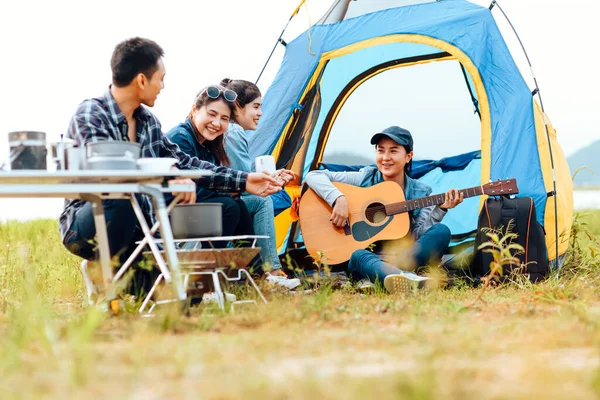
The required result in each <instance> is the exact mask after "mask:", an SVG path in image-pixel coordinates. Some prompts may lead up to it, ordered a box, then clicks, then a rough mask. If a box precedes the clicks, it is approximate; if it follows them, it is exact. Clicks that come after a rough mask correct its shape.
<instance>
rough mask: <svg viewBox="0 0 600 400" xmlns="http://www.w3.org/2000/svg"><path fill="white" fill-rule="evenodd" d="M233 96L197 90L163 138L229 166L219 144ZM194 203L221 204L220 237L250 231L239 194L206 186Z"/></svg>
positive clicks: (220, 91)
mask: <svg viewBox="0 0 600 400" xmlns="http://www.w3.org/2000/svg"><path fill="white" fill-rule="evenodd" d="M236 97H237V95H236V93H235V92H234V91H232V90H229V89H226V88H224V87H221V86H218V85H211V86H208V87H206V88H204V89H202V90H201V91H200V93H198V95H197V96H196V100H195V101H194V104H193V105H192V109H191V110H190V113H189V114H188V116H187V118H186V119H185V121H184V122H182V123H180V124H179V125H177V126H176V127H174V128H173V129H171V130H170V131H169V132H168V133H167V137H168V138H169V140H170V141H171V142H173V143H176V144H177V145H178V146H179V148H180V149H181V150H182V151H183V152H184V153H187V154H188V155H190V156H193V157H197V158H199V159H200V160H204V161H209V162H211V163H213V164H215V165H221V166H229V165H230V161H229V157H228V156H227V153H225V149H224V146H223V134H224V133H225V132H226V131H227V128H228V126H229V121H230V119H231V117H232V115H233V111H234V109H235V108H234V102H235V99H236ZM196 203H221V204H223V208H222V212H223V216H222V219H223V236H232V235H250V234H254V229H253V226H252V218H251V216H250V214H249V212H248V209H247V208H246V205H245V204H244V202H243V201H242V200H241V199H240V198H239V197H232V196H230V195H227V194H222V193H218V192H215V191H213V190H207V189H197V191H196Z"/></svg>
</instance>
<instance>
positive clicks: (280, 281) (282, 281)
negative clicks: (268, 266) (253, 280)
mask: <svg viewBox="0 0 600 400" xmlns="http://www.w3.org/2000/svg"><path fill="white" fill-rule="evenodd" d="M267 275H268V276H267V281H269V282H271V283H272V284H274V285H279V286H283V287H284V288H286V289H288V290H293V289H295V288H297V287H298V286H300V279H298V278H292V279H290V278H286V277H285V276H279V275H278V276H275V275H271V274H269V273H268V272H267Z"/></svg>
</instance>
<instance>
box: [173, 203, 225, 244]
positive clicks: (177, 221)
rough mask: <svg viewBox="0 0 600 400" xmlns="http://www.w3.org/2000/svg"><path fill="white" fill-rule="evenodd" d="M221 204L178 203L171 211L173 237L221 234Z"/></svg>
mask: <svg viewBox="0 0 600 400" xmlns="http://www.w3.org/2000/svg"><path fill="white" fill-rule="evenodd" d="M222 209H223V204H221V203H196V204H179V205H176V206H175V207H174V208H173V210H172V211H171V215H170V218H171V229H172V230H173V237H174V238H175V239H191V238H202V237H213V236H221V235H222V234H223V217H222V213H223V211H222Z"/></svg>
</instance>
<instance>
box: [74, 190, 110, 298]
mask: <svg viewBox="0 0 600 400" xmlns="http://www.w3.org/2000/svg"><path fill="white" fill-rule="evenodd" d="M80 197H81V199H82V200H85V201H89V202H90V203H92V212H93V214H94V224H95V226H96V237H97V240H98V253H99V259H100V267H101V268H102V282H103V284H104V293H105V294H106V295H107V297H108V300H112V299H113V298H114V295H113V293H109V290H111V289H112V276H113V274H112V267H111V265H110V247H109V245H108V232H107V230H106V218H105V217H104V207H103V206H102V199H101V198H100V197H99V196H96V195H92V194H81V195H80ZM111 291H112V290H111Z"/></svg>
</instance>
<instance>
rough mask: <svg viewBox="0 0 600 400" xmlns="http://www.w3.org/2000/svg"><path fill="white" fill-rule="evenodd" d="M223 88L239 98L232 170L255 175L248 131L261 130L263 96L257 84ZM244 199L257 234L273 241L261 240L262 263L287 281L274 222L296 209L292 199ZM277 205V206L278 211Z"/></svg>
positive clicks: (228, 83)
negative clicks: (281, 214) (283, 213)
mask: <svg viewBox="0 0 600 400" xmlns="http://www.w3.org/2000/svg"><path fill="white" fill-rule="evenodd" d="M221 85H222V86H224V87H227V88H228V89H231V90H233V91H234V92H236V94H237V99H236V101H235V109H234V112H233V118H232V119H233V121H232V122H231V123H230V124H229V129H228V131H227V134H226V135H225V150H226V151H227V155H228V156H229V159H230V160H231V167H232V168H237V169H240V170H241V171H246V172H252V169H253V168H252V166H253V163H252V159H251V157H250V152H249V148H248V138H247V136H246V131H254V130H256V128H257V126H258V121H259V119H260V117H261V116H262V110H261V106H262V94H261V93H260V90H259V89H258V87H257V86H256V85H255V84H254V83H252V82H248V81H244V80H240V79H235V80H231V79H223V80H222V81H221ZM276 174H277V176H278V177H279V178H280V179H281V180H282V182H283V184H284V185H285V184H287V183H289V182H290V181H291V180H293V179H294V177H295V176H294V174H293V172H291V171H288V170H284V169H282V170H278V171H277V172H276ZM242 199H243V200H244V202H245V203H246V206H247V207H248V210H249V211H250V214H251V215H252V219H253V221H254V231H255V232H256V234H257V235H265V236H268V237H269V239H261V240H259V243H258V244H259V247H260V248H261V257H262V259H263V260H264V261H265V262H269V263H270V264H271V268H272V271H271V275H274V276H282V277H286V274H285V272H283V270H282V267H281V262H280V261H279V255H278V253H277V243H276V240H275V222H274V218H275V215H277V214H278V213H279V212H281V210H282V209H285V208H288V207H289V206H291V205H292V201H291V199H290V197H289V195H288V194H287V192H286V191H285V190H282V191H280V192H277V195H276V196H267V197H259V196H255V195H252V194H244V195H243V196H242ZM274 204H275V205H277V207H276V208H277V209H276V210H275V207H274ZM296 281H297V280H293V284H296V283H298V284H299V283H300V282H299V281H298V282H296ZM278 283H279V282H278Z"/></svg>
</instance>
